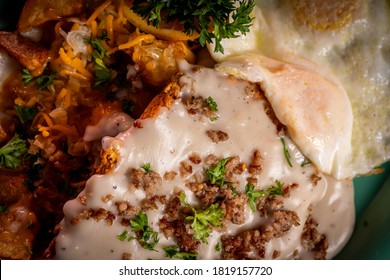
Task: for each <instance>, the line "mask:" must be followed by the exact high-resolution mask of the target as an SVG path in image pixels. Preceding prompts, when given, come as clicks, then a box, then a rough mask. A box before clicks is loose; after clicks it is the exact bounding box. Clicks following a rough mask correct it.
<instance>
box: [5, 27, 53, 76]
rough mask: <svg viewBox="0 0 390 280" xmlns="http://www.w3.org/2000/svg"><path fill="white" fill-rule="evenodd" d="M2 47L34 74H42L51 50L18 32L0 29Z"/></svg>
mask: <svg viewBox="0 0 390 280" xmlns="http://www.w3.org/2000/svg"><path fill="white" fill-rule="evenodd" d="M0 47H1V48H4V49H5V50H6V51H7V53H8V54H9V56H11V57H12V58H14V59H16V60H17V61H19V62H20V64H22V65H23V66H25V67H27V68H28V70H30V72H31V74H32V75H33V76H38V75H40V74H41V73H42V72H43V70H44V69H45V67H46V64H47V62H48V60H49V51H48V50H47V49H45V48H43V47H41V46H39V45H37V44H36V43H34V42H32V41H31V40H29V39H27V38H25V37H23V36H21V35H19V34H18V33H16V32H7V31H0Z"/></svg>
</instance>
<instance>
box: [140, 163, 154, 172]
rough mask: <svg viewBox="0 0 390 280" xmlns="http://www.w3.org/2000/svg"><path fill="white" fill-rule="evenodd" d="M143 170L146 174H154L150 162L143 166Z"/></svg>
mask: <svg viewBox="0 0 390 280" xmlns="http://www.w3.org/2000/svg"><path fill="white" fill-rule="evenodd" d="M141 168H142V169H143V170H144V171H145V172H146V173H150V172H153V170H152V165H151V164H150V163H149V162H148V163H145V164H143V165H142V166H141Z"/></svg>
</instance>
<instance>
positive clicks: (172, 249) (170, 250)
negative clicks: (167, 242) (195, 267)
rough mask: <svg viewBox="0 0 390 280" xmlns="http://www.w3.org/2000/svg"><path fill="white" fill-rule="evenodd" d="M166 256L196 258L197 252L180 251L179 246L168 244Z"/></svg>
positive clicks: (185, 258) (184, 258)
mask: <svg viewBox="0 0 390 280" xmlns="http://www.w3.org/2000/svg"><path fill="white" fill-rule="evenodd" d="M164 251H165V256H167V257H168V258H175V259H182V260H196V256H197V254H196V253H191V252H180V249H179V247H178V246H168V247H165V248H164Z"/></svg>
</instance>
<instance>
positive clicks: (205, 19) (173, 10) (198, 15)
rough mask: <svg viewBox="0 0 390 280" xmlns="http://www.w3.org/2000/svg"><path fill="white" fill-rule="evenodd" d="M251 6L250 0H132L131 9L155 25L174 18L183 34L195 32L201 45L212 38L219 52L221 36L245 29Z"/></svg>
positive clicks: (249, 23) (238, 32)
mask: <svg viewBox="0 0 390 280" xmlns="http://www.w3.org/2000/svg"><path fill="white" fill-rule="evenodd" d="M254 6H255V1H254V0H248V1H246V0H238V1H234V0H208V1H203V0H201V1H191V0H188V1H172V0H168V1H161V0H146V1H145V0H134V2H133V7H131V9H132V10H133V11H134V12H135V13H137V14H139V15H141V16H142V18H143V19H147V20H148V23H149V24H151V25H153V26H155V27H158V25H159V24H160V22H167V23H168V22H174V21H176V20H177V21H178V22H180V23H181V24H182V25H183V27H184V32H185V33H186V34H188V35H192V34H193V33H194V32H196V33H198V34H199V39H198V41H199V43H200V44H201V45H202V46H203V47H204V46H205V45H206V43H212V41H213V39H215V48H214V51H215V52H221V53H223V52H224V49H223V47H222V45H221V40H222V39H224V38H236V37H238V36H239V34H246V33H247V32H249V27H250V26H251V22H252V20H253V18H252V17H251V16H250V13H251V12H252V10H253V8H254Z"/></svg>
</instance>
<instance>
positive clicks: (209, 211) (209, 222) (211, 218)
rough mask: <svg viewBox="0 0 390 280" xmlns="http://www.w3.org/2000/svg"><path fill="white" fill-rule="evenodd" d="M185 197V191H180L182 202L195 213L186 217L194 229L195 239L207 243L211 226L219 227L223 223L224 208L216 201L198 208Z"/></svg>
mask: <svg viewBox="0 0 390 280" xmlns="http://www.w3.org/2000/svg"><path fill="white" fill-rule="evenodd" d="M185 199H186V195H185V193H183V192H182V193H180V202H181V204H182V205H185V206H187V207H189V208H190V209H191V211H192V214H193V215H192V216H188V217H186V218H185V221H186V222H189V223H191V228H192V229H193V230H194V235H193V237H194V239H197V240H201V241H202V242H204V243H207V237H209V235H210V233H211V226H213V227H217V226H220V225H222V219H223V218H224V214H223V213H222V209H221V208H219V204H218V203H214V204H211V205H210V206H208V207H207V208H206V209H204V210H197V209H195V208H194V207H192V206H191V205H190V204H188V203H187V202H186V201H185Z"/></svg>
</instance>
